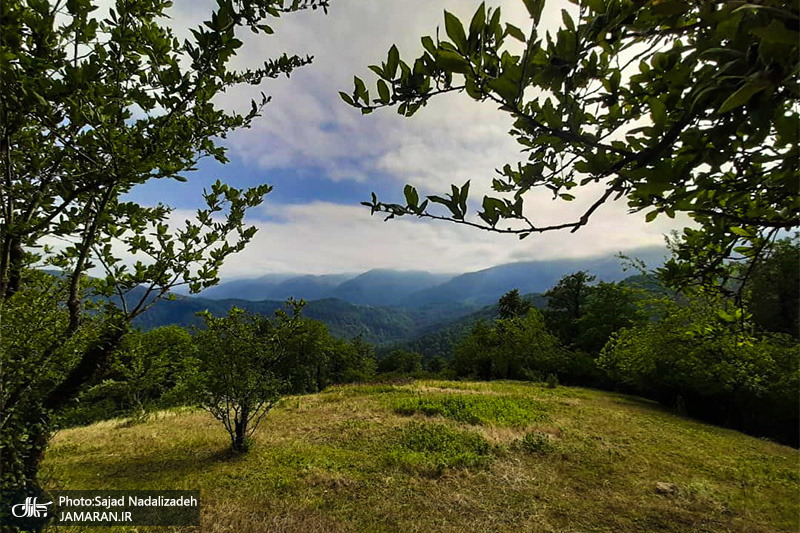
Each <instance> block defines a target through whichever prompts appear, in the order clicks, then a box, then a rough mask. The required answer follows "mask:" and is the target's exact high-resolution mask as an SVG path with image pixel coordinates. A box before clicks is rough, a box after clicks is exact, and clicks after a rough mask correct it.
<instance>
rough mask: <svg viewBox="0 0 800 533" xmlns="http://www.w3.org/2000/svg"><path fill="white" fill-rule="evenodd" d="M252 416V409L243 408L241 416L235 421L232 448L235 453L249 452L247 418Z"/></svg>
mask: <svg viewBox="0 0 800 533" xmlns="http://www.w3.org/2000/svg"><path fill="white" fill-rule="evenodd" d="M249 416H250V409H248V407H247V406H242V413H241V416H240V417H239V418H238V419H236V420H234V421H233V424H234V435H233V443H232V446H231V447H232V448H233V451H235V452H244V451H247V418H248V417H249Z"/></svg>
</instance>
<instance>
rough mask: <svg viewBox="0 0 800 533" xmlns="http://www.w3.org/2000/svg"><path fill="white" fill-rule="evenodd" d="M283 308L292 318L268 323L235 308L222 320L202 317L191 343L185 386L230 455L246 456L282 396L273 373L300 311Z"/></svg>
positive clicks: (207, 315) (298, 307) (295, 306)
mask: <svg viewBox="0 0 800 533" xmlns="http://www.w3.org/2000/svg"><path fill="white" fill-rule="evenodd" d="M289 304H291V305H293V313H292V315H291V316H290V315H288V314H287V313H285V312H283V311H281V310H279V311H277V312H276V313H275V314H276V318H275V320H274V321H270V320H268V319H265V318H262V317H260V316H259V315H250V314H247V313H246V312H245V311H243V310H241V309H237V308H235V307H234V308H232V309H231V310H230V311H229V312H228V315H227V316H225V317H222V318H214V317H213V316H211V314H210V313H208V312H206V313H204V314H203V319H204V320H205V322H206V330H205V331H203V332H201V333H199V334H198V335H197V337H196V338H195V341H196V342H197V347H198V355H197V361H196V364H195V365H192V366H190V367H189V369H187V371H188V374H187V375H186V377H185V381H186V383H187V384H188V390H189V391H190V392H191V393H192V396H193V397H194V398H195V401H196V402H197V403H198V404H199V405H200V406H201V407H202V408H204V409H206V410H207V411H209V412H210V413H211V414H212V415H213V416H214V418H216V419H217V420H219V421H220V422H222V424H223V426H225V429H226V430H227V432H228V434H229V436H230V438H231V448H232V450H233V451H236V452H242V451H247V449H248V448H249V444H250V438H251V437H252V435H253V433H254V432H255V430H256V428H257V427H258V424H259V423H260V422H261V420H262V419H263V418H264V416H265V415H266V414H267V413H268V412H269V411H270V410H271V409H272V408H273V407H274V406H275V405H276V404H277V403H278V401H279V400H280V398H281V395H282V393H283V391H284V390H285V387H284V384H283V383H282V382H281V380H280V379H279V378H278V376H277V375H276V373H275V371H274V369H275V367H276V366H277V364H278V363H279V362H280V361H281V359H282V358H283V357H284V356H285V354H286V346H287V339H291V338H292V336H293V335H294V334H295V333H296V327H297V326H298V324H300V311H301V309H302V303H299V304H298V303H297V302H294V301H290V302H289Z"/></svg>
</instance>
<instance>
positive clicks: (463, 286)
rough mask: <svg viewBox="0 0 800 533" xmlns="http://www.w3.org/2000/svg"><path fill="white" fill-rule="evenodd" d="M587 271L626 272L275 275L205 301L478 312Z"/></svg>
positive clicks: (605, 263)
mask: <svg viewBox="0 0 800 533" xmlns="http://www.w3.org/2000/svg"><path fill="white" fill-rule="evenodd" d="M627 255H628V256H630V257H635V258H638V259H641V260H643V261H645V263H646V264H647V265H648V266H649V267H651V268H652V267H655V266H660V265H661V264H662V263H663V261H664V255H665V250H664V248H663V247H658V246H655V247H646V248H638V249H635V250H632V251H630V252H628V254H627ZM578 270H587V271H589V272H591V273H592V274H593V275H595V276H597V279H598V280H603V281H619V280H621V279H624V278H625V277H627V276H630V275H631V273H632V272H626V271H625V270H624V268H623V265H622V261H621V260H620V259H619V258H618V257H616V255H613V254H607V255H602V256H596V257H587V258H578V259H550V260H539V261H524V262H517V263H508V264H504V265H498V266H494V267H491V268H486V269H483V270H480V271H476V272H468V273H464V274H459V275H452V274H432V273H429V272H422V271H414V270H409V271H401V270H385V269H376V270H370V271H368V272H365V273H363V274H359V275H355V274H335V275H323V276H312V275H304V276H292V275H287V274H270V275H267V276H263V277H260V278H256V279H240V280H234V281H230V282H223V283H221V284H220V285H218V286H216V287H212V288H210V289H208V290H206V291H205V292H203V294H202V297H203V298H211V299H230V298H239V299H245V300H253V301H259V300H285V299H286V298H288V297H289V296H293V297H295V298H298V299H299V298H304V299H306V300H320V299H324V298H338V299H340V300H344V301H346V302H349V303H352V304H356V305H370V306H402V307H420V306H423V305H429V304H439V305H441V304H445V305H449V304H453V303H459V304H463V305H466V306H471V307H472V308H478V307H482V306H485V305H489V304H492V303H494V302H496V301H497V299H498V298H499V297H500V296H501V295H503V294H504V293H506V292H508V291H509V290H511V289H515V288H516V289H519V291H520V293H522V294H530V293H542V292H545V291H546V290H547V289H549V288H550V287H552V286H553V285H555V284H556V282H558V280H559V279H560V278H561V277H562V276H564V275H566V274H570V273H572V272H576V271H578Z"/></svg>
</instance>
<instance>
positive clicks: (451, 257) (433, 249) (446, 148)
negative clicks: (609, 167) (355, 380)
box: [131, 0, 687, 281]
mask: <svg viewBox="0 0 800 533" xmlns="http://www.w3.org/2000/svg"><path fill="white" fill-rule="evenodd" d="M478 3H479V2H478V1H477V0H438V1H433V0H395V1H390V0H370V1H364V0H332V1H331V6H330V9H329V11H328V14H327V15H325V14H323V13H322V12H321V10H317V11H307V12H302V13H297V14H292V15H288V16H285V17H282V18H281V19H280V20H278V21H276V22H275V23H274V24H271V25H272V26H273V28H274V29H275V34H274V35H271V36H265V35H259V36H255V37H253V36H251V35H249V31H248V32H242V37H243V40H244V41H245V46H244V47H243V48H242V49H240V52H239V54H238V55H237V58H236V59H235V65H236V66H237V67H240V68H244V67H247V66H257V65H259V64H260V63H261V62H263V60H264V59H266V58H268V57H276V56H278V55H279V54H280V53H282V52H287V53H296V54H301V55H306V54H308V55H312V56H314V61H313V63H312V64H311V65H309V66H306V67H304V68H302V69H300V70H298V71H295V72H294V73H293V74H292V76H291V77H290V78H289V79H286V78H281V79H278V80H268V82H267V83H265V84H263V85H262V86H260V87H254V86H244V87H240V88H236V89H235V90H233V91H231V92H229V93H227V94H224V95H222V97H221V98H219V101H218V103H219V105H220V106H222V107H224V108H226V109H241V110H246V109H247V108H249V101H250V99H251V98H258V97H259V93H260V91H264V92H265V93H266V94H268V95H270V96H271V97H272V101H271V103H270V104H268V105H267V107H266V108H265V110H264V113H263V116H262V117H260V118H258V119H256V121H255V123H254V124H253V126H252V127H251V128H250V129H246V130H240V131H237V132H234V133H233V134H231V135H230V136H229V137H228V138H227V139H225V140H224V141H223V144H224V145H225V146H226V147H227V148H228V157H229V158H230V163H229V164H227V165H224V166H222V165H219V164H217V163H215V162H213V161H203V162H202V163H201V165H200V166H199V168H198V170H197V171H196V172H193V173H190V174H188V175H187V176H186V177H187V178H189V181H188V182H187V183H178V182H174V181H155V182H149V183H148V184H146V185H144V186H141V187H139V188H137V189H134V191H132V193H131V196H132V199H134V200H137V201H139V202H141V203H144V204H148V205H153V204H155V203H158V202H163V203H165V204H168V205H170V206H172V207H174V208H175V209H176V211H175V213H174V220H175V221H176V222H177V221H181V220H183V219H185V218H187V217H190V216H191V215H192V213H194V211H195V210H196V209H198V208H199V207H201V206H202V197H201V193H202V190H203V188H204V187H208V186H209V185H210V184H211V183H212V182H213V181H215V180H216V179H222V180H223V181H226V182H227V183H229V184H231V185H232V186H235V187H247V186H253V185H255V184H258V183H268V184H270V185H272V186H273V187H274V189H273V192H271V193H270V194H268V195H267V197H266V199H265V201H264V203H263V204H262V205H261V206H259V207H258V208H256V209H254V210H253V211H251V212H250V214H249V215H248V218H247V221H248V223H250V224H252V225H255V226H257V227H258V228H259V231H258V233H257V234H256V236H255V238H254V239H253V241H252V242H251V243H250V244H249V246H248V247H247V248H246V249H245V251H243V252H241V253H240V254H238V255H237V256H234V257H232V258H230V259H229V260H228V262H227V264H226V265H225V267H224V268H223V270H222V279H223V281H228V280H231V279H235V278H243V277H257V276H260V275H264V274H269V273H298V274H325V273H345V272H347V273H359V272H364V271H367V270H370V269H374V268H391V269H398V270H427V271H431V272H446V273H461V272H468V271H473V270H479V269H482V268H488V267H491V266H494V265H498V264H503V263H509V262H514V261H529V260H537V259H556V258H566V257H570V258H575V257H590V256H596V255H601V254H613V253H616V252H620V251H622V252H624V251H626V250H631V249H634V248H638V247H642V246H653V245H663V243H664V239H663V235H664V234H665V233H668V232H669V231H670V230H672V229H678V228H681V227H683V226H685V225H686V224H687V221H686V220H685V219H678V220H670V219H668V218H666V217H663V216H662V217H658V218H657V219H656V220H655V221H654V222H651V223H649V224H648V223H645V221H644V214H642V213H639V214H629V213H628V208H627V205H626V203H625V200H624V199H622V200H620V201H617V202H611V203H607V204H606V205H604V206H603V207H602V208H601V209H600V210H599V211H598V212H596V213H595V215H594V216H593V217H592V219H591V221H590V223H589V225H588V226H586V227H583V228H582V229H580V230H579V231H578V232H576V233H567V232H555V233H552V232H551V233H545V234H541V235H531V236H530V237H528V238H527V239H525V240H519V239H518V238H517V237H516V236H514V235H500V234H495V233H488V232H484V231H480V230H475V229H472V228H467V227H463V226H458V225H455V224H451V223H447V222H438V221H425V220H419V219H416V218H410V217H403V218H401V219H395V220H391V221H388V222H384V221H383V217H381V216H379V215H376V216H370V211H369V208H366V207H363V206H361V205H360V202H361V201H365V200H368V199H369V198H370V193H371V192H375V193H377V195H378V198H379V199H381V200H382V201H390V202H391V201H396V202H401V201H402V191H403V186H404V185H405V184H406V183H410V184H412V185H414V186H415V187H417V188H418V190H419V191H420V193H421V194H423V195H424V194H436V193H444V192H447V191H449V188H450V184H451V183H458V184H462V183H464V182H465V181H466V180H471V183H472V191H473V197H474V198H475V199H480V198H482V196H483V194H486V193H489V192H490V187H489V186H490V184H491V179H492V177H493V176H495V170H494V169H496V168H499V167H502V166H503V165H504V164H506V163H511V164H512V166H513V165H515V163H516V162H517V161H520V160H522V156H521V154H520V153H519V149H518V146H519V145H518V144H517V143H516V142H515V141H514V140H513V138H512V137H510V136H509V135H508V130H509V129H510V124H511V121H510V119H509V117H508V116H507V115H506V114H504V113H502V112H500V111H498V110H497V109H496V108H494V107H493V106H492V105H490V104H480V103H476V102H474V101H473V100H471V99H470V98H469V97H467V96H466V95H465V94H449V95H444V96H442V97H439V98H436V99H434V100H432V101H431V102H430V104H429V105H428V106H427V107H425V108H423V109H422V110H420V111H419V112H418V113H417V114H416V115H415V116H414V117H413V118H410V119H408V118H404V117H401V116H399V115H397V114H396V112H395V111H394V110H392V109H384V110H379V111H377V112H375V113H373V114H370V115H367V116H362V115H361V113H360V112H359V110H357V109H354V108H351V107H349V106H347V105H346V104H344V102H342V101H341V99H340V98H339V96H338V92H339V91H346V92H352V84H353V81H352V80H353V76H354V75H357V76H359V77H361V78H363V79H364V80H365V81H367V85H368V87H369V86H370V84H372V85H373V86H374V75H373V74H372V73H371V72H370V71H369V70H368V68H367V67H368V65H371V64H375V63H380V62H381V61H385V58H386V53H387V51H388V49H389V48H390V47H391V45H392V44H397V46H398V48H399V49H400V54H401V57H403V58H406V59H413V58H415V57H417V56H418V55H419V54H420V53H421V51H422V47H421V44H420V37H422V36H423V35H433V34H435V32H436V28H437V26H441V27H443V26H444V23H443V11H444V10H445V9H446V10H448V11H450V12H452V13H454V14H456V15H457V16H459V17H460V18H462V20H463V19H467V20H469V18H470V17H471V15H472V13H473V12H474V10H475V9H476V8H477V5H478ZM487 5H490V6H493V7H495V6H498V5H499V6H501V7H502V11H503V14H504V19H505V20H507V21H509V22H512V23H515V24H517V25H518V26H520V27H529V25H530V22H529V19H528V16H527V12H526V11H525V8H524V5H523V3H522V2H521V1H520V0H504V1H502V2H495V3H492V2H487ZM569 6H570V4H568V3H566V2H560V1H559V0H555V1H553V0H550V1H549V2H548V4H547V7H546V10H545V13H544V17H543V24H544V25H545V28H550V29H554V28H557V27H558V25H559V24H560V23H561V14H560V10H561V8H563V7H567V8H569ZM210 8H211V4H210V3H207V2H199V1H189V0H178V1H177V2H176V3H175V6H174V7H173V8H172V10H171V11H170V15H171V18H172V20H171V21H170V25H171V27H172V28H173V29H174V31H175V32H176V33H177V34H178V35H179V36H180V35H186V29H187V28H189V27H193V26H196V25H197V24H198V23H200V22H201V21H202V20H204V19H205V18H206V17H207V16H208V10H209V9H210ZM541 31H542V29H541V28H540V34H541ZM442 33H443V30H442ZM571 192H573V191H571ZM597 195H598V190H597V189H594V190H592V189H591V188H588V187H587V188H582V189H580V190H579V192H578V194H576V196H577V200H576V201H574V202H569V203H567V202H563V201H553V200H552V199H551V195H550V194H549V193H544V192H543V193H538V192H537V193H530V194H528V195H527V196H526V214H527V215H528V216H529V217H530V218H531V219H532V220H533V221H534V223H537V224H552V223H561V222H568V221H572V220H575V219H576V218H578V216H579V215H580V214H581V213H582V212H583V211H584V210H585V209H586V207H587V206H588V205H590V204H591V203H592V202H593V201H594V199H595V198H596V197H597ZM474 212H475V209H474V208H473V209H472V213H473V216H474Z"/></svg>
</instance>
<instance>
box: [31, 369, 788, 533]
mask: <svg viewBox="0 0 800 533" xmlns="http://www.w3.org/2000/svg"><path fill="white" fill-rule="evenodd" d="M227 439H228V437H227V434H226V433H225V431H224V430H223V429H222V427H221V425H219V424H218V423H217V422H216V421H215V420H213V419H212V418H211V417H210V416H208V415H207V414H205V413H203V412H195V411H188V410H179V411H174V412H165V413H161V414H160V415H159V416H158V417H157V418H155V419H154V420H151V421H149V422H146V423H143V424H137V425H132V426H129V425H126V424H125V423H124V421H109V422H102V423H99V424H94V425H92V426H88V427H84V428H74V429H70V430H65V431H62V432H61V433H59V434H58V435H56V437H55V438H54V439H53V442H52V445H51V447H50V448H49V450H48V454H47V457H46V461H45V465H44V474H45V481H46V483H47V486H48V487H49V488H51V489H67V488H69V489H101V488H106V489H134V488H137V489H139V488H141V489H144V488H149V489H167V488H168V489H197V490H200V491H201V495H202V499H201V506H202V510H201V513H202V518H201V519H202V525H201V526H200V527H199V528H194V529H191V528H183V529H180V528H173V529H172V530H174V531H203V532H212V533H213V532H222V531H251V532H262V531H263V532H266V531H270V532H271V531H284V532H295V531H297V532H300V531H303V532H317V531H319V532H321V531H326V532H328V531H333V532H337V531H342V532H350V531H353V532H356V531H358V532H361V531H370V532H372V531H375V532H379V531H425V532H428V531H431V532H433V531H437V532H464V531H530V532H562V531H563V532H578V531H580V532H636V533H639V532H649V531H654V532H657V531H663V532H686V533H689V532H696V531H697V532H703V531H705V532H715V533H717V532H775V531H777V532H782V531H785V532H795V531H798V529H800V519H799V518H798V506H797V501H798V497H800V471H799V469H798V466H800V454H799V453H798V451H797V450H795V449H792V448H788V447H785V446H780V445H777V444H774V443H771V442H768V441H765V440H760V439H755V438H752V437H749V436H746V435H743V434H740V433H737V432H735V431H731V430H726V429H721V428H716V427H713V426H708V425H705V424H701V423H699V422H695V421H692V420H690V419H687V418H682V417H679V416H676V415H674V414H672V413H670V412H668V411H666V410H664V409H662V408H660V407H659V406H657V405H656V404H653V403H651V402H647V401H644V400H640V399H637V398H633V397H629V396H623V395H617V394H609V393H605V392H600V391H594V390H588V389H578V388H568V387H557V388H555V389H547V388H545V387H543V386H539V385H533V384H524V383H513V382H493V383H462V382H442V381H417V382H414V383H408V384H399V385H377V386H375V385H363V386H345V387H332V388H330V389H328V390H326V391H325V392H323V393H321V394H316V395H309V396H303V397H292V398H288V399H286V400H285V401H284V402H283V403H282V404H281V406H279V407H278V408H276V409H275V410H273V412H271V413H270V414H269V415H268V417H267V418H266V419H265V421H264V422H263V424H262V426H261V427H260V428H259V430H258V432H257V434H256V445H255V447H254V448H253V450H252V451H251V452H250V453H248V454H247V455H244V456H233V455H231V454H230V453H228V451H227V447H228V445H229V443H228V440H227ZM657 482H665V483H671V484H673V485H675V486H676V487H677V491H676V493H675V494H666V495H665V494H659V493H657V492H656V490H655V485H656V483H657ZM84 529H86V528H84ZM81 530H82V529H81V528H79V527H72V528H64V527H61V528H59V531H65V532H73V531H81ZM87 530H88V529H87ZM104 530H106V531H132V529H130V528H129V529H125V528H117V529H115V528H106V529H104ZM146 530H147V528H141V527H139V528H136V531H146ZM162 530H164V529H159V530H158V531H162Z"/></svg>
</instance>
